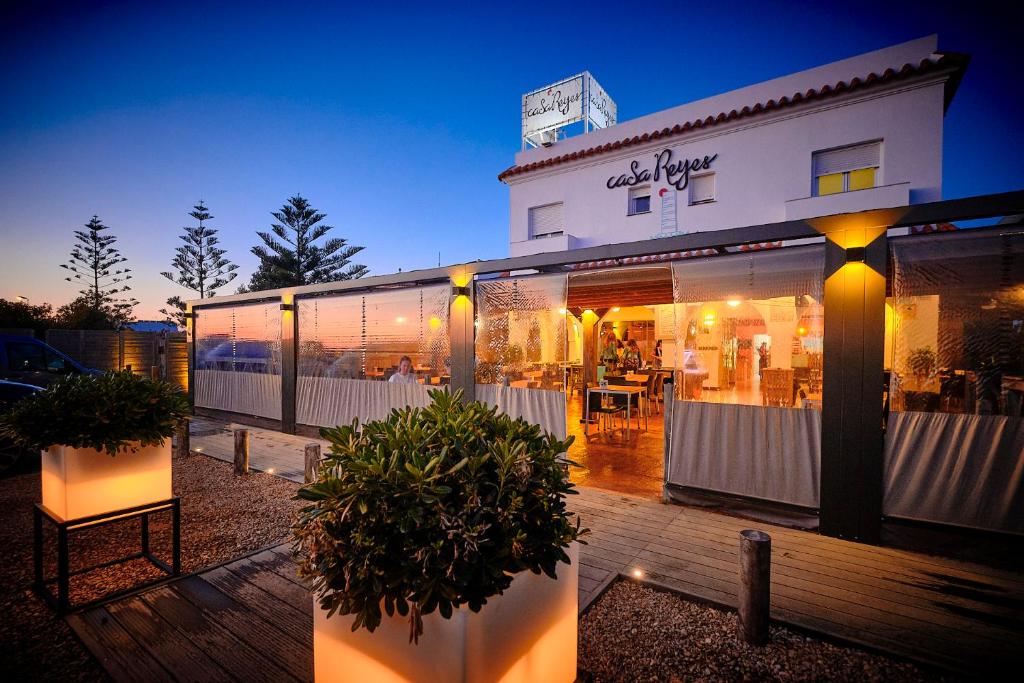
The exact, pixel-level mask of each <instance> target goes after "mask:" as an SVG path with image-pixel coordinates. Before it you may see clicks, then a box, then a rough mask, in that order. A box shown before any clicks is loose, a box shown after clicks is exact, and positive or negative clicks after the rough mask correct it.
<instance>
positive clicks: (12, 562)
mask: <svg viewBox="0 0 1024 683" xmlns="http://www.w3.org/2000/svg"><path fill="white" fill-rule="evenodd" d="M173 468H174V492H175V493H176V494H177V495H179V496H181V565H182V571H183V572H193V571H196V570H199V569H202V568H203V567H207V566H209V565H212V564H217V563H220V562H225V561H227V560H230V559H232V558H235V557H238V556H239V555H244V554H245V553H248V552H250V551H253V550H257V549H259V548H262V547H265V546H268V545H272V544H274V543H278V542H281V541H283V540H286V539H287V538H288V537H289V535H290V534H289V530H288V527H289V525H290V523H291V519H292V516H293V514H294V513H295V511H296V510H298V508H299V507H300V503H299V502H298V501H293V500H291V498H292V496H293V495H294V494H295V491H296V490H297V489H298V485H297V484H294V483H292V482H289V481H285V480H284V479H280V478H278V477H274V476H271V475H267V474H262V473H253V474H251V475H249V476H247V477H235V476H234V475H233V474H232V472H231V465H230V464H229V463H225V462H221V461H219V460H215V459H213V458H209V457H206V456H204V455H197V454H192V455H189V456H187V457H184V458H179V457H178V456H175V457H174V462H173ZM40 496H41V493H40V483H39V473H38V472H35V473H31V474H21V475H17V476H11V477H6V478H3V479H0V510H2V513H0V515H2V516H0V548H3V549H4V552H3V553H2V554H0V614H2V615H3V616H2V618H0V643H2V645H0V648H2V649H0V680H5V681H27V680H40V681H42V680H46V681H54V680H60V681H65V680H67V681H102V680H106V675H105V673H104V672H103V671H102V669H101V668H100V667H99V665H98V664H96V663H95V662H94V661H93V660H92V658H91V656H90V655H89V653H88V652H87V651H86V650H85V649H84V648H83V647H82V645H81V644H80V643H79V642H78V640H77V638H76V637H75V635H74V633H73V632H72V631H71V629H70V628H69V627H68V626H67V624H65V623H64V620H63V619H60V618H58V617H57V616H55V615H54V613H53V612H52V611H51V610H50V608H49V607H47V606H46V604H45V603H43V601H42V600H41V599H40V598H38V597H37V596H36V595H35V593H34V592H33V591H32V590H31V582H32V506H33V505H34V504H35V503H36V502H38V501H39V500H40ZM44 528H47V529H48V530H49V532H50V534H49V535H48V536H47V539H46V543H47V551H48V555H49V557H48V558H47V560H48V562H49V567H48V569H47V571H48V575H53V574H55V572H56V569H55V566H56V565H55V556H56V550H55V548H56V545H55V543H56V534H55V533H53V532H52V527H49V525H45V526H44ZM170 528H171V527H170V514H169V513H162V514H160V515H156V516H153V517H152V518H151V521H150V539H151V547H152V549H153V551H154V553H155V554H156V555H157V556H158V557H164V558H169V557H170V545H171V540H170ZM138 544H139V522H138V520H129V521H124V522H115V523H113V524H110V525H107V526H104V527H101V528H98V529H89V530H84V531H81V532H78V533H75V534H72V537H71V570H72V571H74V570H75V569H76V568H78V567H83V566H86V565H92V564H97V563H100V562H103V561H106V560H110V559H114V558H116V557H118V556H119V555H121V554H123V553H125V552H135V551H137V550H138V548H139V545H138ZM168 561H169V559H168ZM155 576H160V572H158V571H157V570H155V569H154V568H153V567H152V565H150V564H149V563H148V562H145V561H144V560H136V561H133V562H131V563H127V564H123V565H117V566H112V567H108V568H105V569H101V570H96V571H93V572H90V573H88V574H84V575H82V576H79V577H72V581H71V587H72V589H71V599H72V602H73V603H77V602H82V601H85V600H89V599H91V598H94V597H98V596H100V595H102V594H106V593H109V592H111V591H114V590H118V589H122V588H129V587H131V586H132V585H134V584H135V583H137V582H138V581H140V580H142V579H145V578H150V577H155Z"/></svg>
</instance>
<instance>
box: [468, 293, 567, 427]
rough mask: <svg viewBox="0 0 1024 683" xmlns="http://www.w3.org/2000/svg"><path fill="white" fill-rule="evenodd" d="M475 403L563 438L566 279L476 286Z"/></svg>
mask: <svg viewBox="0 0 1024 683" xmlns="http://www.w3.org/2000/svg"><path fill="white" fill-rule="evenodd" d="M474 324H475V325H476V345H475V347H476V384H477V388H476V391H477V399H478V400H481V401H485V402H488V403H491V404H493V405H497V406H499V407H500V408H501V409H502V410H503V411H505V412H506V413H508V414H509V415H512V416H513V417H523V418H525V419H527V420H529V421H531V422H534V423H536V424H540V425H541V426H542V427H543V428H544V429H545V430H546V431H548V432H550V433H553V434H557V435H559V436H560V437H564V436H565V433H566V424H565V394H564V392H563V389H564V387H563V383H564V380H565V373H564V369H565V364H566V348H567V340H566V277H565V275H534V276H528V277H516V278H500V279H495V280H479V281H477V282H476V321H475V323H474Z"/></svg>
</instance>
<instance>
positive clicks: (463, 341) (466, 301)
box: [448, 268, 476, 402]
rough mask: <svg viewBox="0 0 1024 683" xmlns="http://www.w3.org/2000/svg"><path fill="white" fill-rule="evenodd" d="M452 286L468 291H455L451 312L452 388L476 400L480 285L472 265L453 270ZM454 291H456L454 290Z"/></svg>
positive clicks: (449, 325) (449, 314) (449, 315)
mask: <svg viewBox="0 0 1024 683" xmlns="http://www.w3.org/2000/svg"><path fill="white" fill-rule="evenodd" d="M450 277H451V283H452V287H465V288H466V294H460V295H457V296H455V295H453V296H452V299H451V307H450V308H449V312H448V334H449V338H450V340H451V363H450V365H451V373H452V377H451V390H452V391H457V390H459V389H461V390H462V399H463V400H464V401H466V402H470V401H474V400H476V356H475V348H474V344H475V342H476V334H475V329H476V328H475V327H474V326H473V322H474V320H475V317H476V316H475V308H474V302H475V297H476V288H475V287H473V273H472V271H471V270H469V269H468V268H461V269H457V270H453V271H452V272H451V274H450ZM453 293H454V292H453Z"/></svg>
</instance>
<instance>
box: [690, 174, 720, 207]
mask: <svg viewBox="0 0 1024 683" xmlns="http://www.w3.org/2000/svg"><path fill="white" fill-rule="evenodd" d="M714 199H715V174H714V173H705V174H704V175H698V176H693V177H691V178H690V203H691V204H699V203H700V202H710V201H714Z"/></svg>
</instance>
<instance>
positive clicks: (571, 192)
mask: <svg viewBox="0 0 1024 683" xmlns="http://www.w3.org/2000/svg"><path fill="white" fill-rule="evenodd" d="M934 48H935V38H934V36H933V37H930V38H925V39H921V40H918V41H912V42H911V43H907V44H904V45H901V46H895V47H893V48H889V49H887V50H880V51H878V52H875V53H869V54H867V55H861V56H859V57H856V58H852V59H849V60H844V61H842V62H837V63H835V64H832V65H827V66H825V67H820V68H818V69H812V70H809V71H805V72H801V73H799V74H794V75H792V76H788V77H785V78H782V79H776V80H775V81H769V82H767V83H762V84H758V85H756V86H751V87H749V88H743V89H741V90H738V91H733V92H731V93H726V94H724V95H720V96H717V97H714V98H709V99H707V100H701V101H700V102H695V103H691V104H688V105H683V106H682V107H676V108H674V109H669V110H666V111H664V112H659V113H657V114H652V115H650V116H645V117H641V118H640V119H635V120H633V121H629V122H626V123H622V124H619V125H617V126H613V127H611V128H609V129H605V130H600V131H596V132H594V133H589V134H587V135H581V136H577V137H574V138H568V139H566V140H562V141H559V142H558V143H556V144H555V145H552V146H551V147H549V148H538V149H535V150H529V151H526V152H521V153H519V154H517V155H516V162H517V164H527V163H532V162H535V161H539V160H542V159H545V158H549V157H553V156H560V155H563V154H567V153H571V152H573V151H577V150H579V149H586V148H589V147H593V146H596V145H602V144H605V143H607V142H612V141H615V140H621V139H623V138H626V137H629V136H632V135H640V134H643V133H647V132H651V131H654V130H660V129H662V128H664V127H671V126H673V125H676V124H679V123H684V122H686V121H691V120H693V119H695V118H698V117H701V116H706V115H712V114H717V113H719V112H721V111H726V112H728V111H729V110H731V109H733V108H742V107H743V106H750V105H753V104H755V103H757V102H763V101H766V100H767V99H770V98H778V97H781V96H783V95H792V94H793V93H794V92H797V91H802V90H806V89H808V88H812V87H813V88H820V87H821V86H823V85H825V84H834V83H836V82H837V81H839V80H843V79H846V80H848V79H850V78H852V77H853V76H860V77H864V76H866V75H867V73H869V72H871V71H878V72H881V71H884V69H885V68H888V67H889V66H893V67H894V68H899V66H902V64H903V63H906V62H914V63H917V62H919V61H920V60H921V59H924V58H926V57H928V56H929V55H930V54H931V52H932V51H933V50H934ZM944 81H945V77H944V76H926V77H921V78H919V79H908V80H905V81H898V82H896V83H894V84H889V85H887V86H878V87H872V88H867V89H863V90H860V91H857V92H856V93H854V94H851V95H844V96H840V97H831V98H826V99H824V100H821V101H818V102H816V103H814V104H811V105H802V106H797V107H790V108H787V109H784V110H782V111H780V112H773V113H771V114H762V115H758V116H755V117H750V118H747V119H743V120H741V121H738V122H737V121H734V122H731V123H728V124H720V125H717V126H713V127H710V128H707V129H701V130H699V131H697V132H696V133H687V134H685V135H681V136H675V137H672V138H670V139H669V140H667V141H654V142H653V143H650V144H647V145H642V146H641V145H637V146H633V147H630V148H628V150H625V151H618V152H610V153H605V154H600V155H597V156H594V157H590V158H587V159H584V160H582V161H574V162H569V163H563V164H559V165H556V166H553V167H551V168H548V169H543V170H536V171H530V172H527V173H523V174H520V175H515V176H511V177H509V178H508V179H507V180H506V182H507V183H508V184H509V193H510V214H511V215H510V243H511V248H510V251H511V254H512V255H513V256H518V255H522V254H527V253H536V252H537V251H548V250H549V249H546V248H543V247H541V248H538V246H540V245H538V244H537V243H535V242H531V241H529V240H528V233H527V227H528V226H527V223H528V209H529V208H530V207H533V206H540V205H543V204H548V203H551V202H558V201H562V202H564V205H565V208H564V215H565V231H566V233H568V234H571V235H572V236H573V237H574V238H575V245H574V246H576V247H588V246H595V245H602V244H614V243H620V242H629V241H634V240H642V239H649V238H651V237H654V236H655V235H656V234H658V233H659V232H660V230H661V202H660V200H659V198H658V191H659V190H660V189H661V188H668V190H669V191H670V192H677V190H675V188H673V187H672V186H670V185H669V184H668V183H667V181H666V180H665V178H664V175H662V177H661V179H660V181H659V182H657V183H654V182H652V183H651V211H650V213H646V214H641V215H636V216H627V202H628V195H629V188H628V187H620V188H616V189H607V187H606V183H607V181H608V179H609V178H610V177H613V176H618V175H620V174H623V173H629V169H630V163H631V162H632V161H633V160H637V161H639V167H640V168H641V169H650V170H653V168H654V159H655V155H656V154H658V153H659V152H661V151H662V150H664V149H666V148H668V149H671V150H672V152H673V160H679V159H684V158H690V159H693V158H703V157H704V156H705V155H714V154H717V155H718V157H717V158H716V159H715V160H714V162H713V163H712V166H711V169H710V170H712V171H714V172H715V173H716V197H715V199H716V201H715V202H713V203H708V204H699V205H695V206H689V205H688V191H687V190H683V191H678V194H677V202H676V204H677V220H678V229H679V230H680V231H683V232H694V231H705V230H717V229H725V228H732V227H740V226H746V225H756V224H759V223H771V222H776V221H783V220H788V219H792V218H796V217H800V218H804V217H809V216H812V215H827V214H831V213H838V212H841V211H848V210H860V209H866V208H881V207H887V206H894V205H902V204H904V203H906V202H907V201H908V200H909V201H910V202H911V203H917V202H926V201H934V200H937V199H940V198H941V191H942V176H941V172H942V123H943V113H944ZM868 140H882V141H883V144H882V155H881V156H882V161H881V164H882V165H881V169H880V174H879V177H878V178H877V180H876V184H877V185H879V186H885V187H886V188H890V189H882V188H876V189H873V190H862V191H859V192H854V193H846V194H844V196H843V197H842V198H841V199H836V197H835V196H831V197H815V198H811V194H812V176H811V155H812V153H813V152H815V151H818V150H822V149H828V148H833V147H838V146H842V145H847V144H854V143H858V142H864V141H868ZM893 186H898V187H893ZM793 200H806V201H803V202H796V203H791V204H790V205H789V207H788V213H789V215H787V204H786V203H787V202H793ZM552 246H555V245H552ZM563 248H564V247H563Z"/></svg>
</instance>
